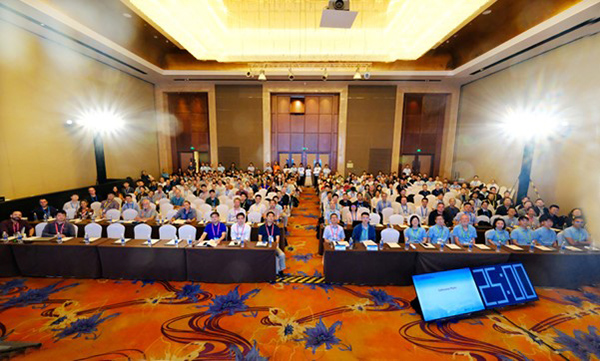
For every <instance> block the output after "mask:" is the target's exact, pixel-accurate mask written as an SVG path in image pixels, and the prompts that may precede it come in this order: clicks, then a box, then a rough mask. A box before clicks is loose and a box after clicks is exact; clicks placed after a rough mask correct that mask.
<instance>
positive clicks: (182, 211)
mask: <svg viewBox="0 0 600 361" xmlns="http://www.w3.org/2000/svg"><path fill="white" fill-rule="evenodd" d="M173 218H174V219H181V220H184V221H186V222H189V223H191V222H196V220H197V219H198V216H197V214H196V210H195V209H194V208H192V204H191V203H190V201H184V202H183V207H181V208H179V210H178V211H177V213H175V217H173Z"/></svg>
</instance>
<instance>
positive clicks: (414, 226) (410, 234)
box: [404, 215, 427, 243]
mask: <svg viewBox="0 0 600 361" xmlns="http://www.w3.org/2000/svg"><path fill="white" fill-rule="evenodd" d="M409 224H410V227H409V228H407V229H405V230H404V242H407V243H421V242H424V240H425V237H427V233H426V232H425V230H424V229H423V228H422V227H421V221H420V220H419V217H418V216H416V215H413V216H411V217H410V221H409Z"/></svg>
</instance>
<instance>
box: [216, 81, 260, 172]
mask: <svg viewBox="0 0 600 361" xmlns="http://www.w3.org/2000/svg"><path fill="white" fill-rule="evenodd" d="M215 92H216V103H217V129H218V132H217V142H218V145H219V148H221V147H239V148H240V164H238V166H239V167H242V168H246V167H247V166H248V163H250V162H253V163H254V165H255V166H257V167H261V166H262V163H263V135H262V133H263V124H262V113H263V110H262V86H260V85H250V86H248V85H217V86H216V87H215ZM219 159H220V161H223V162H226V161H227V157H225V154H221V152H219ZM225 166H226V167H227V166H229V164H225Z"/></svg>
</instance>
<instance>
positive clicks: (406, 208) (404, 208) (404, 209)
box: [402, 205, 408, 214]
mask: <svg viewBox="0 0 600 361" xmlns="http://www.w3.org/2000/svg"><path fill="white" fill-rule="evenodd" d="M402 210H403V211H404V212H403V213H404V214H408V206H406V205H404V206H402Z"/></svg>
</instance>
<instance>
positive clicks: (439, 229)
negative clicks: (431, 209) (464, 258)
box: [426, 214, 450, 244]
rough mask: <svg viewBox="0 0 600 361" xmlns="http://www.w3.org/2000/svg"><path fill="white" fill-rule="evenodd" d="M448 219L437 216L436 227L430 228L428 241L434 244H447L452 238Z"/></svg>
mask: <svg viewBox="0 0 600 361" xmlns="http://www.w3.org/2000/svg"><path fill="white" fill-rule="evenodd" d="M446 224H447V223H446V219H444V216H443V215H441V214H438V215H436V216H435V225H433V226H432V227H429V230H428V231H427V239H426V241H427V242H429V243H433V244H440V243H446V242H447V241H448V239H449V238H450V229H448V227H446Z"/></svg>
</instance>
